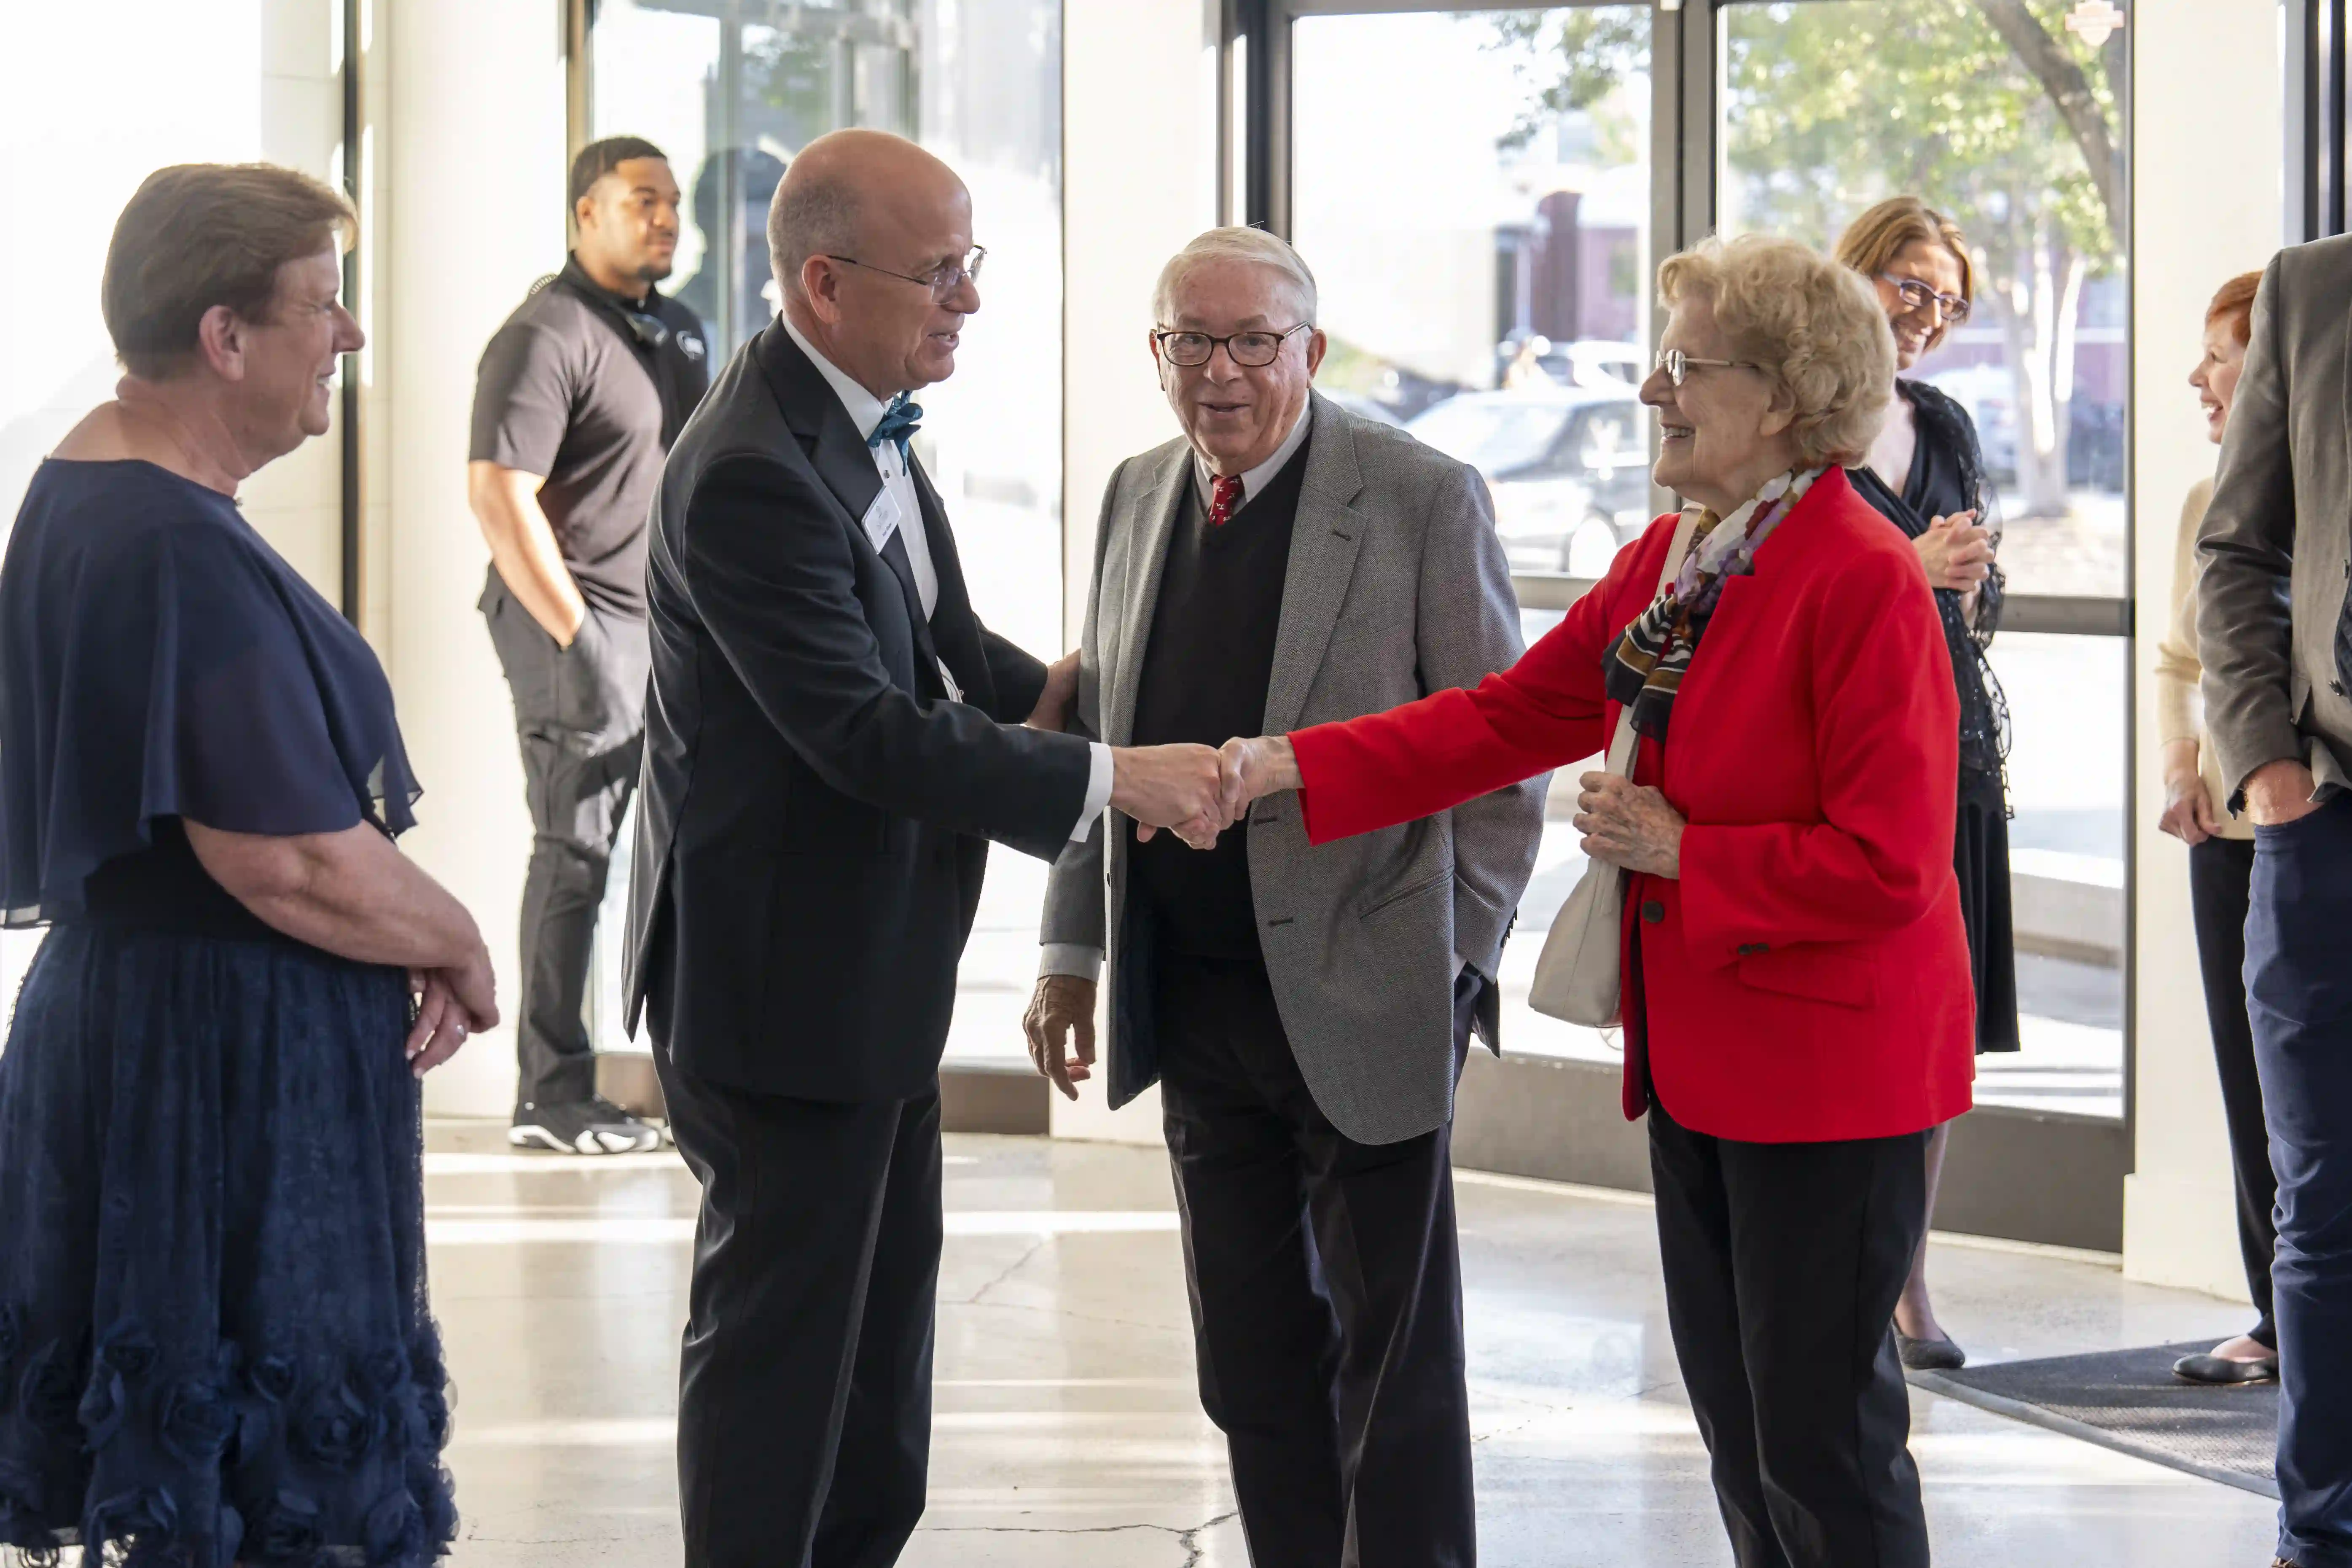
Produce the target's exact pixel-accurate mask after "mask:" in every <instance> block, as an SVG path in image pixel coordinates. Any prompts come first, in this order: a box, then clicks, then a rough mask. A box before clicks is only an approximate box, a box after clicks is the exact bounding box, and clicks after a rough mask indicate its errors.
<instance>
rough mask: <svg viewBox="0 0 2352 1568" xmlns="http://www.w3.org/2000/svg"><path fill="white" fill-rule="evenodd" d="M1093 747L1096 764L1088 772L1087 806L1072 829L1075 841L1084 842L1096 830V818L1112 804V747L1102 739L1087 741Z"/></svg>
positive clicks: (1073, 840) (1071, 833) (1072, 837)
mask: <svg viewBox="0 0 2352 1568" xmlns="http://www.w3.org/2000/svg"><path fill="white" fill-rule="evenodd" d="M1087 743H1088V745H1089V746H1091V747H1092V748H1093V752H1094V766H1093V770H1092V771H1091V772H1089V773H1087V808H1086V809H1085V810H1084V811H1082V812H1080V813H1079V814H1078V825H1077V826H1076V827H1073V828H1071V829H1070V838H1071V840H1072V842H1074V843H1079V844H1083V843H1085V842H1086V837H1087V834H1089V833H1092V832H1093V831H1094V830H1095V818H1097V817H1098V816H1101V815H1102V814H1103V808H1104V807H1105V806H1107V805H1109V804H1110V784H1111V761H1110V748H1109V747H1108V746H1106V745H1104V744H1103V743H1102V742H1100V741H1092V742H1087Z"/></svg>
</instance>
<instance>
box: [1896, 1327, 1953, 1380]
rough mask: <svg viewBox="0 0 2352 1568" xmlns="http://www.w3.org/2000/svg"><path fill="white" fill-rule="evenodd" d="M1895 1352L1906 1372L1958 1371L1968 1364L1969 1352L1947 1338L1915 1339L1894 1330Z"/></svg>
mask: <svg viewBox="0 0 2352 1568" xmlns="http://www.w3.org/2000/svg"><path fill="white" fill-rule="evenodd" d="M1895 1354H1896V1355H1898V1356H1900V1357H1902V1358H1903V1366H1904V1370H1906V1372H1958V1371H1959V1370H1960V1368H1962V1367H1964V1366H1966V1365H1968V1364H1969V1352H1966V1351H1964V1350H1962V1349H1961V1348H1960V1347H1959V1346H1958V1345H1956V1344H1954V1343H1953V1342H1951V1341H1950V1340H1948V1339H1933V1340H1915V1339H1913V1338H1912V1337H1911V1336H1910V1335H1909V1334H1906V1333H1905V1332H1904V1331H1902V1330H1901V1329H1897V1330H1895Z"/></svg>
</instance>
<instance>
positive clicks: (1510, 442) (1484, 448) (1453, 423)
mask: <svg viewBox="0 0 2352 1568" xmlns="http://www.w3.org/2000/svg"><path fill="white" fill-rule="evenodd" d="M1573 412H1575V409H1574V407H1573V405H1569V404H1565V403H1555V402H1552V401H1550V400H1549V399H1546V400H1544V401H1542V402H1536V401H1534V400H1529V401H1527V402H1520V401H1518V400H1517V399H1516V398H1511V397H1455V398H1451V399H1449V400H1447V401H1446V402H1444V403H1441V404H1439V405H1437V406H1436V407H1434V408H1432V409H1430V410H1429V411H1428V412H1427V413H1425V414H1423V415H1422V416H1420V417H1419V418H1417V419H1415V420H1414V421H1413V422H1412V424H1411V425H1408V426H1406V428H1407V429H1409V430H1411V431H1412V433H1413V434H1414V435H1415V436H1416V437H1420V438H1421V439H1422V440H1423V441H1424V442H1426V443H1428V444H1429V445H1430V446H1432V447H1436V448H1437V449H1438V450H1439V451H1441V452H1443V453H1444V454H1445V455H1446V456H1447V457H1449V458H1460V459H1461V460H1462V461H1464V462H1465V463H1467V464H1469V465H1470V466H1471V467H1472V468H1476V469H1477V470H1478V471H1479V472H1480V473H1482V474H1496V473H1502V472H1504V471H1506V470H1507V469H1510V468H1524V467H1525V466H1527V465H1528V464H1529V463H1532V462H1535V461H1537V460H1538V458H1542V457H1543V456H1544V454H1546V453H1547V452H1549V451H1550V450H1551V446H1552V443H1553V442H1554V441H1556V440H1558V439H1559V432H1560V426H1563V425H1565V424H1567V423H1568V416H1570V414H1572V413H1573Z"/></svg>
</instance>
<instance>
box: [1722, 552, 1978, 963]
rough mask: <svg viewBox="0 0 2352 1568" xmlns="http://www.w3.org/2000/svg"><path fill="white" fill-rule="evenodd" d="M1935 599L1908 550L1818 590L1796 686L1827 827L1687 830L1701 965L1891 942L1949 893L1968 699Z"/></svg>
mask: <svg viewBox="0 0 2352 1568" xmlns="http://www.w3.org/2000/svg"><path fill="white" fill-rule="evenodd" d="M1821 591H1822V595H1823V597H1822V605H1821V606H1820V609H1819V614H1818V617H1817V618H1816V620H1815V622H1814V628H1813V636H1812V639H1811V642H1812V646H1811V668H1809V669H1806V670H1804V671H1802V672H1791V674H1792V678H1794V679H1808V680H1810V681H1811V686H1812V693H1811V696H1812V700H1811V709H1812V711H1813V714H1814V724H1813V741H1812V744H1813V753H1814V766H1815V770H1816V773H1815V776H1816V777H1817V778H1818V779H1819V780H1820V785H1819V788H1820V799H1821V818H1822V819H1821V820H1820V821H1818V822H1759V823H1747V824H1738V825H1721V824H1716V825H1710V824H1702V823H1696V822H1695V823H1693V824H1691V825H1690V826H1689V828H1688V829H1687V830H1685V833H1684V835H1683V850H1682V919H1683V935H1684V940H1685V943H1686V944H1687V947H1688V950H1689V951H1690V952H1692V953H1693V954H1694V955H1696V956H1698V957H1700V958H1701V960H1702V961H1703V962H1709V963H1714V964H1717V965H1720V964H1727V963H1732V962H1733V961H1734V960H1735V959H1736V958H1737V957H1738V952H1739V949H1740V947H1741V945H1742V944H1744V943H1748V942H1768V943H1769V942H1851V941H1854V940H1858V939H1861V938H1864V937H1871V936H1877V935H1881V934H1883V933H1885V931H1889V930H1892V929H1898V928H1900V927H1903V926H1906V925H1909V924H1911V923H1912V922H1914V921H1917V920H1919V919H1920V918H1921V917H1922V916H1924V915H1925V914H1926V913H1927V911H1928V910H1929V909H1930V908H1931V907H1932V906H1933V904H1934V902H1935V900H1937V898H1939V897H1941V896H1942V894H1943V891H1944V889H1945V888H1946V887H1947V886H1948V884H1949V883H1950V881H1951V874H1952V831H1953V818H1954V816H1956V814H1957V812H1958V799H1957V791H1956V789H1955V787H1954V785H1953V783H1952V781H1953V780H1954V779H1955V778H1957V777H1958V774H1959V765H1960V763H1959V728H1960V715H1959V699H1958V696H1957V695H1956V694H1955V693H1954V689H1953V684H1952V677H1951V654H1950V652H1949V649H1948V647H1947V645H1946V644H1945V641H1944V627H1943V623H1942V621H1941V620H1940V619H1939V618H1938V616H1937V610H1936V604H1935V598H1934V595H1932V594H1930V593H1929V592H1927V581H1926V575H1925V572H1924V569H1923V568H1922V567H1921V566H1920V564H1919V560H1918V557H1917V555H1916V554H1915V553H1914V552H1911V551H1908V550H1904V551H1872V552H1866V553H1864V554H1861V555H1859V556H1857V558H1856V559H1855V560H1854V561H1853V563H1852V564H1851V565H1849V566H1848V567H1846V568H1845V569H1844V570H1843V571H1841V572H1839V573H1837V574H1835V576H1833V577H1832V578H1830V579H1829V580H1827V581H1826V582H1825V583H1824V584H1822V590H1821ZM1924 672H1933V673H1924Z"/></svg>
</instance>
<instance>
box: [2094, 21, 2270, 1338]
mask: <svg viewBox="0 0 2352 1568" xmlns="http://www.w3.org/2000/svg"><path fill="white" fill-rule="evenodd" d="M2132 26H2133V28H2134V29H2135V31H2136V34H2137V37H2136V38H2135V41H2134V45H2133V56H2132V89H2133V97H2134V99H2135V100H2137V103H2138V104H2139V106H2140V112H2139V113H2138V114H2137V115H2136V116H2135V117H2134V118H2135V121H2136V123H2135V125H2134V127H2133V136H2132V161H2133V165H2134V167H2135V168H2136V169H2137V179H2136V180H2135V182H2134V189H2133V214H2132V225H2133V244H2132V254H2133V256H2134V258H2136V269H2135V277H2134V279H2133V292H2132V346H2133V355H2134V363H2135V371H2134V376H2133V384H2132V412H2133V419H2134V424H2135V430H2134V458H2133V465H2134V466H2133V476H2132V477H2133V487H2134V496H2133V500H2134V514H2135V517H2136V520H2137V530H2136V536H2135V540H2134V565H2135V568H2136V583H2137V595H2138V604H2139V614H2138V626H2137V636H2136V637H2135V638H2134V643H2133V658H2134V660H2135V668H2136V669H2137V672H2138V702H2137V710H2138V711H2137V720H2138V729H2137V734H2138V793H2137V799H2136V800H2135V802H2134V813H2133V820H2134V822H2135V824H2136V832H2137V845H2136V849H2137V856H2138V879H2137V887H2136V889H2135V890H2134V898H2135V900H2136V909H2137V919H2138V995H2137V1006H2138V1015H2137V1019H2138V1078H2137V1094H2136V1096H2135V1100H2134V1104H2135V1107H2136V1111H2137V1119H2138V1120H2137V1129H2136V1132H2137V1144H2136V1150H2135V1152H2136V1164H2137V1174H2135V1175H2133V1176H2132V1177H2131V1178H2130V1179H2129V1181H2128V1182H2127V1184H2126V1188H2125V1205H2124V1268H2125V1272H2126V1274H2128V1275H2130V1276H2131V1277H2132V1278H2134V1279H2147V1280H2151V1281H2155V1282H2158V1283H2163V1284H2170V1285H2184V1286H2189V1287H2192V1288H2196V1289H2206V1290H2211V1291H2214V1292H2215V1293H2217V1294H2221V1295H2227V1296H2233V1297H2236V1298H2238V1299H2240V1300H2243V1299H2244V1295H2245V1276H2244V1271H2243V1268H2242V1265H2241V1264H2240V1262H2239V1258H2238V1247H2237V1226H2236V1220H2235V1217H2234V1215H2235V1208H2234V1204H2235V1199H2234V1197H2233V1195H2232V1190H2231V1174H2230V1169H2231V1167H2230V1152H2229V1141H2228V1138H2227V1135H2226V1132H2225V1130H2224V1127H2223V1124H2222V1118H2221V1086H2220V1082H2219V1080H2218V1079H2217V1078H2216V1077H2215V1074H2214V1068H2213V1049H2212V1044H2211V1040H2210V1037H2209V1035H2208V1033H2207V1030H2206V1026H2205V1009H2204V999H2203V993H2202V992H2201V991H2200V989H2199V984H2198V971H2197V948H2196V942H2195V939H2194V937H2193V935H2192V934H2191V931H2190V928H2189V872H2188V857H2187V851H2186V850H2185V849H2183V848H2182V847H2181V846H2180V844H2179V842H2178V841H2177V840H2175V839H2171V838H2168V837H2165V836H2164V835H2162V834H2160V833H2158V831H2157V829H2156V822H2157V818H2158V815H2159V814H2160V813H2161V812H2162V810H2163V808H2164V798H2163V795H2164V786H2163V769H2162V765H2161V763H2160V760H2159V758H2158V745H2157V739H2156V693H2155V679H2154V675H2153V668H2154V661H2155V649H2156V642H2157V639H2158V637H2160V636H2161V635H2162V634H2163V632H2164V629H2165V621H2166V616H2165V605H2167V603H2168V585H2169V584H2170V582H2171V578H2172V561H2173V542H2174V529H2175V524H2176V521H2177V520H2178V518H2179V508H2180V499H2181V496H2182V494H2183V493H2184V492H2185V491H2186V490H2187V489H2189V485H2191V484H2192V483H2194V482H2195V481H2196V480H2197V479H2201V478H2206V477H2208V476H2210V474H2211V473H2212V471H2213V457H2214V448H2213V447H2211V446H2210V444H2208V442H2207V441H2206V438H2205V429H2204V420H2203V418H2202V417H2201V416H2200V414H2199V413H2198V408H2197V401H2196V395H2195V394H2194V393H2193V392H2191V391H2190V389H2189V386H2188V384H2187V381H2186V378H2187V376H2188V374H2189V367H2190V366H2191V365H2193V364H2194V363H2196V360H2197V356H2198V353H2199V340H2200V333H2201V332H2202V331H2203V322H2204V316H2205V307H2206V304H2207V303H2208V302H2209V301H2210V300H2211V298H2212V294H2213V290H2214V289H2217V288H2218V287H2220V286H2221V283H2222V281H2223V280H2224V279H2228V278H2230V277H2231V276H2232V275H2233V274H2236V273H2239V272H2243V271H2245V270H2247V269H2249V268H2256V267H2260V266H2262V265H2263V262H2265V261H2266V260H2268V259H2269V258H2270V256H2271V254H2272V252H2273V250H2275V249H2276V248H2277V247H2278V241H2279V235H2280V229H2281V218H2282V213H2281V207H2280V200H2279V191H2280V171H2279V162H2280V143H2281V135H2280V129H2279V128H2280V126H2281V124H2282V116H2283V115H2284V104H2283V102H2282V98H2281V82H2280V68H2279V56H2278V5H2277V0H2199V3H2198V4H2196V5H2180V4H2174V5H2142V6H2139V7H2137V8H2136V9H2135V10H2134V11H2133V12H2132ZM2187 104H2200V105H2204V106H2206V109H2205V110H2201V111H2200V112H2196V113H2179V112H2170V111H2168V110H2167V109H2166V107H2165V106H2180V105H2187Z"/></svg>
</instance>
